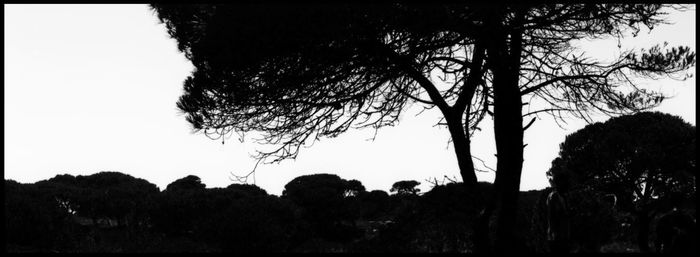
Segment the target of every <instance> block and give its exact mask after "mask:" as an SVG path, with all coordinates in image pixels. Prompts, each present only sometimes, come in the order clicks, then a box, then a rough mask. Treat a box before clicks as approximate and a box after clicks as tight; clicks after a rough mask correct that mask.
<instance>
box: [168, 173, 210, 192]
mask: <svg viewBox="0 0 700 257" xmlns="http://www.w3.org/2000/svg"><path fill="white" fill-rule="evenodd" d="M206 187H207V186H206V185H204V184H203V183H202V180H201V179H200V178H199V177H197V176H195V175H189V176H186V177H184V178H181V179H178V180H175V181H173V182H172V183H170V184H168V186H166V187H165V191H176V190H196V189H204V188H206Z"/></svg>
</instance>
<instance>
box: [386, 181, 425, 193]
mask: <svg viewBox="0 0 700 257" xmlns="http://www.w3.org/2000/svg"><path fill="white" fill-rule="evenodd" d="M418 185H420V182H418V181H415V180H402V181H398V182H396V183H394V184H393V185H391V189H390V190H389V192H392V193H393V192H396V193H397V194H400V195H405V194H412V195H416V194H418V192H420V188H416V187H417V186H418Z"/></svg>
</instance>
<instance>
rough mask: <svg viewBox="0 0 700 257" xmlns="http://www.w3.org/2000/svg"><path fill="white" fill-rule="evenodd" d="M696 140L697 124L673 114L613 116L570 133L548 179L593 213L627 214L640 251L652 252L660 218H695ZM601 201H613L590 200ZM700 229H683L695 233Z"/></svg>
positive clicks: (605, 235) (606, 234) (601, 235)
mask: <svg viewBox="0 0 700 257" xmlns="http://www.w3.org/2000/svg"><path fill="white" fill-rule="evenodd" d="M695 142H696V128H695V126H693V125H691V124H688V123H687V122H685V121H683V120H682V119H681V118H679V117H676V116H673V115H669V114H664V113H659V112H642V113H638V114H635V115H628V116H622V117H618V118H613V119H610V120H608V121H606V122H603V123H595V124H591V125H588V126H586V127H585V128H583V129H581V130H579V131H577V132H575V133H573V134H571V135H568V136H567V137H566V140H565V141H564V142H563V143H562V144H561V150H560V154H559V157H557V158H556V159H555V160H554V161H553V162H552V167H551V169H550V170H549V171H548V175H549V176H550V177H551V178H552V181H553V183H555V184H567V185H569V187H570V188H571V190H573V195H572V196H571V197H572V198H575V199H578V200H577V201H580V202H581V203H585V204H588V205H589V206H587V207H585V208H586V209H587V210H591V211H594V210H596V211H602V212H609V211H610V207H609V206H608V205H609V203H612V204H613V205H614V206H615V207H616V209H617V210H619V211H620V212H624V213H626V214H627V215H628V216H629V218H630V219H631V221H632V222H634V223H636V224H637V226H636V227H635V228H636V237H637V239H636V243H637V244H638V246H639V248H640V249H641V250H643V251H649V250H650V249H649V243H650V240H651V238H650V237H649V235H650V234H652V233H651V232H652V231H650V227H651V225H652V222H653V221H654V220H656V219H659V218H662V217H663V216H665V215H667V214H668V213H669V212H673V211H672V210H674V208H675V209H676V210H678V209H683V210H684V211H683V212H686V214H687V215H689V216H693V217H694V216H695V199H696V196H695V194H696V188H695V186H696V180H695V177H696V176H697V167H696V154H695V144H696V143H695ZM601 197H607V198H608V200H607V202H608V203H606V204H603V203H602V202H600V201H596V202H589V201H587V200H585V199H587V198H601ZM601 222H602V221H601ZM607 223H608V224H610V222H607ZM603 224H605V223H603ZM694 226H695V225H694V224H693V225H689V226H686V227H684V228H678V229H680V230H684V231H694V230H695V228H694ZM591 231H595V229H593V230H591ZM593 233H594V234H591V235H590V237H591V238H597V239H600V240H604V239H608V238H610V237H611V236H612V234H611V233H610V232H604V231H599V232H593Z"/></svg>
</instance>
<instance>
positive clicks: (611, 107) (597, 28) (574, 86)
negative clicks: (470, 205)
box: [484, 4, 695, 250]
mask: <svg viewBox="0 0 700 257" xmlns="http://www.w3.org/2000/svg"><path fill="white" fill-rule="evenodd" d="M661 8H662V6H661V5H639V4H637V5H626V4H577V5H508V6H503V7H497V8H492V9H491V10H490V11H487V13H489V15H488V18H487V19H486V22H485V23H484V28H485V29H486V30H485V32H486V33H484V35H485V37H484V38H485V39H486V42H487V45H488V46H487V58H486V63H487V66H488V67H489V70H490V71H491V72H492V73H491V75H492V76H493V79H492V81H491V87H492V88H493V91H492V92H493V96H492V100H493V101H492V102H490V103H489V104H492V105H493V117H494V132H495V137H496V149H497V154H498V164H497V168H496V179H495V182H494V184H495V188H496V192H497V195H495V197H496V198H497V199H498V198H500V200H498V201H495V200H494V201H491V202H493V203H494V204H495V203H498V205H499V206H497V207H498V208H500V212H499V213H500V214H499V221H498V223H497V224H498V232H497V241H496V244H497V246H496V249H501V250H503V249H506V250H507V249H509V248H508V247H506V245H508V244H509V242H512V241H515V240H516V239H515V238H514V235H515V234H514V232H513V229H514V228H515V224H514V223H515V220H516V213H517V211H516V210H517V202H518V200H517V198H518V192H519V184H520V175H521V171H522V162H523V148H524V147H525V145H524V144H523V143H524V142H523V135H524V134H523V133H524V131H525V130H526V129H527V128H528V127H529V126H530V125H532V122H534V121H535V117H533V118H532V119H531V120H530V121H529V122H528V123H527V124H523V117H528V116H532V115H537V114H538V113H549V114H551V115H553V116H554V117H555V120H557V119H562V118H563V117H564V116H563V115H565V114H573V115H574V116H575V117H579V118H584V119H586V120H587V121H590V116H589V115H590V114H591V113H594V112H598V113H601V112H602V113H604V114H608V115H619V114H627V113H634V112H637V111H640V110H646V109H649V108H652V107H654V106H657V105H658V104H659V103H660V102H661V101H662V100H663V99H664V95H663V94H661V93H660V92H655V91H650V90H646V89H644V88H641V87H639V86H638V85H637V83H636V82H635V81H634V80H632V79H631V77H635V76H641V77H646V78H652V79H654V78H659V77H662V76H666V75H674V74H678V73H680V72H682V71H685V70H687V69H689V68H690V67H692V66H693V65H694V64H695V53H694V52H692V51H690V49H689V48H688V47H677V48H670V49H667V50H665V49H663V48H662V47H660V46H657V47H653V48H651V49H649V50H647V51H642V52H641V53H634V52H632V51H626V52H623V54H621V55H620V56H619V57H618V58H617V59H614V60H613V61H611V62H609V63H603V62H600V61H597V60H595V59H593V58H590V57H588V56H586V55H585V53H583V52H581V51H577V50H578V49H577V48H576V47H574V46H573V44H572V42H574V41H575V40H579V39H584V38H589V39H591V38H592V39H596V38H604V37H617V38H618V39H619V38H621V37H624V36H626V35H628V33H627V32H630V31H631V32H632V33H633V34H634V35H636V33H637V32H639V31H640V27H641V26H644V25H645V26H647V27H649V28H652V27H653V26H654V25H657V24H660V23H662V22H663V19H662V18H661V16H662V15H663V14H664V12H663V11H662V10H661ZM664 47H665V45H664ZM523 97H528V99H529V100H528V101H527V102H523V101H522V98H523ZM490 99H491V98H490ZM524 105H528V108H533V107H534V108H533V109H530V110H528V111H529V112H527V113H523V106H524ZM493 208H494V207H493V206H492V207H491V208H489V209H488V211H487V212H485V213H486V214H487V215H490V213H491V211H492V209H493ZM498 245H500V246H498Z"/></svg>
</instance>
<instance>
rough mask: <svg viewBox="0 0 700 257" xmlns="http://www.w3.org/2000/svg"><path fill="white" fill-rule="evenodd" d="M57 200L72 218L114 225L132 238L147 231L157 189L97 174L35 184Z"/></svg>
mask: <svg viewBox="0 0 700 257" xmlns="http://www.w3.org/2000/svg"><path fill="white" fill-rule="evenodd" d="M35 184H36V185H37V186H39V187H40V188H43V189H44V190H49V192H50V194H52V195H53V197H56V199H59V202H60V204H61V205H62V206H63V207H64V209H67V210H68V211H69V212H70V213H71V214H75V215H78V216H82V217H88V218H91V219H92V221H93V224H98V223H99V222H98V221H100V220H102V219H110V220H113V221H116V222H117V224H116V225H118V226H124V227H126V228H127V232H128V236H130V237H131V236H135V235H138V234H139V233H140V231H143V230H145V229H146V228H147V227H148V222H149V209H150V208H151V206H152V203H153V200H154V198H155V197H156V196H157V195H158V192H159V189H158V187H157V186H156V185H154V184H152V183H150V182H148V181H146V180H144V179H139V178H134V177H132V176H130V175H127V174H123V173H120V172H99V173H95V174H92V175H88V176H82V175H79V176H71V175H57V176H56V177H54V178H51V179H49V180H43V181H39V182H37V183H35Z"/></svg>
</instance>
